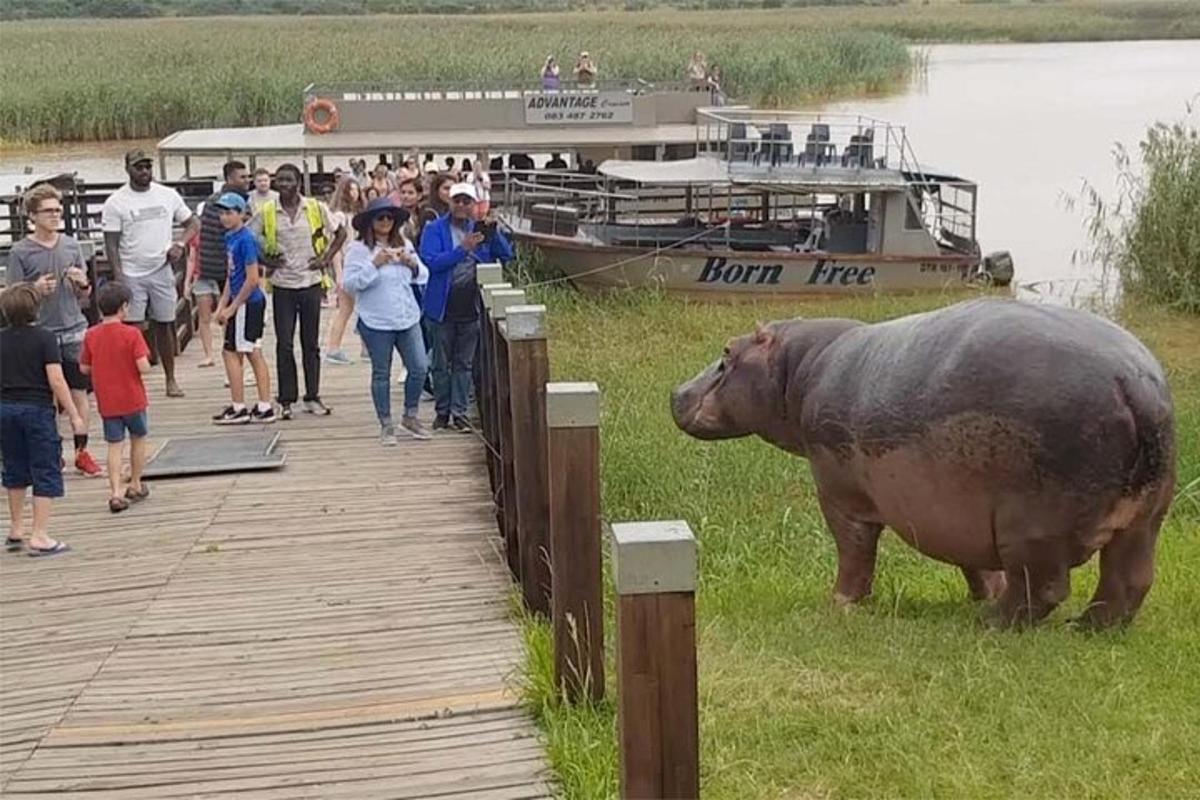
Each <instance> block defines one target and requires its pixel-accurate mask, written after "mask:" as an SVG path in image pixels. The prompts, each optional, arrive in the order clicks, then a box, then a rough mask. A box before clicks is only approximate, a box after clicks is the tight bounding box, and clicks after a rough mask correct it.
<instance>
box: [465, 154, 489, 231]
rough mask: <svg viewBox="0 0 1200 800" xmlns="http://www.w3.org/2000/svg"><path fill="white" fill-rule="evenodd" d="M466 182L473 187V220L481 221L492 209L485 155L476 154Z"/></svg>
mask: <svg viewBox="0 0 1200 800" xmlns="http://www.w3.org/2000/svg"><path fill="white" fill-rule="evenodd" d="M466 180H467V183H470V184H474V186H475V198H476V199H475V218H476V219H479V220H482V219H483V218H484V217H486V216H487V213H488V209H490V208H491V207H492V176H491V175H489V174H488V171H487V154H486V153H479V154H478V157H477V158H476V159H475V163H474V164H473V165H472V166H471V171H470V172H468V173H467V177H466Z"/></svg>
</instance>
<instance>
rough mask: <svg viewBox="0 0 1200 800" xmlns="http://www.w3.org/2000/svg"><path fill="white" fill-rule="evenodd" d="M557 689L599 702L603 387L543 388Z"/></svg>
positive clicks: (553, 385) (601, 670)
mask: <svg viewBox="0 0 1200 800" xmlns="http://www.w3.org/2000/svg"><path fill="white" fill-rule="evenodd" d="M546 426H547V447H546V452H547V473H548V474H547V480H548V482H549V501H550V508H549V514H550V571H551V575H552V580H551V600H550V605H551V612H552V613H551V618H552V620H553V623H554V684H555V686H558V687H560V688H561V689H562V690H563V691H565V692H566V695H567V697H568V699H569V700H570V701H571V702H576V701H578V700H579V699H580V698H582V697H585V696H586V697H590V698H591V699H592V700H596V701H598V700H600V699H601V698H603V697H604V622H603V620H604V601H603V599H602V597H601V567H600V389H599V387H597V386H596V384H594V383H548V384H546Z"/></svg>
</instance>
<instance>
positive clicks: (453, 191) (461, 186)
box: [450, 183, 479, 203]
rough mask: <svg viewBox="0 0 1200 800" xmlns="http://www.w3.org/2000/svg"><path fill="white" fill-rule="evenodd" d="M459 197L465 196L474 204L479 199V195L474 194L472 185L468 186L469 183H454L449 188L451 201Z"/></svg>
mask: <svg viewBox="0 0 1200 800" xmlns="http://www.w3.org/2000/svg"><path fill="white" fill-rule="evenodd" d="M459 195H466V196H467V197H469V198H471V202H472V203H474V202H475V201H477V200H478V199H479V195H477V194H475V186H474V184H470V183H456V184H454V185H453V186H451V187H450V199H451V200H453V199H454V198H456V197H458V196H459Z"/></svg>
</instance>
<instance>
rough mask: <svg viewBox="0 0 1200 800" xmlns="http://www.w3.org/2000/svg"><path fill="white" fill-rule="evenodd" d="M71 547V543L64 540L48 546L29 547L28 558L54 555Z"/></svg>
mask: <svg viewBox="0 0 1200 800" xmlns="http://www.w3.org/2000/svg"><path fill="white" fill-rule="evenodd" d="M70 549H71V545H69V544H67V543H66V542H55V543H54V544H52V545H50V546H49V547H30V548H29V557H30V558H42V557H43V556H56V555H58V554H59V553H65V552H67V551H68V550H70Z"/></svg>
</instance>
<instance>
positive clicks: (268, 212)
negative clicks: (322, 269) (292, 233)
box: [261, 197, 329, 256]
mask: <svg viewBox="0 0 1200 800" xmlns="http://www.w3.org/2000/svg"><path fill="white" fill-rule="evenodd" d="M303 205H304V215H305V216H306V217H308V227H309V229H310V230H312V246H313V251H314V252H316V254H317V255H321V254H323V253H324V252H325V248H326V247H328V246H329V241H328V240H327V239H326V238H325V226H324V225H322V224H321V207H320V206H319V205H317V201H316V200H314V199H313V198H311V197H306V198H304V204H303ZM261 213H262V215H263V244H264V247H265V248H266V251H267V255H269V256H277V255H279V234H278V230H279V223H278V216H277V215H278V213H279V204H278V201H275V200H268V201H267V202H266V203H263V207H262V209H261Z"/></svg>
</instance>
